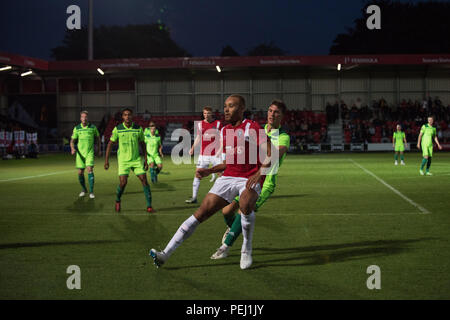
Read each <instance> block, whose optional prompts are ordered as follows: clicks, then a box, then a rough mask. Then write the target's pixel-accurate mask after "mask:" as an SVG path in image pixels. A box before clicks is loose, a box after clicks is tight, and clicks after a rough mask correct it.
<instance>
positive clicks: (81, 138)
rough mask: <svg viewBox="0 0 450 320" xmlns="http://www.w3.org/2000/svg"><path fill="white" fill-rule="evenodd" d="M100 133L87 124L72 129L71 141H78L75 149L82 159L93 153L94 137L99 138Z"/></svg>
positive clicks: (94, 127)
mask: <svg viewBox="0 0 450 320" xmlns="http://www.w3.org/2000/svg"><path fill="white" fill-rule="evenodd" d="M99 136H100V133H99V132H98V130H97V127H96V126H94V125H93V124H90V123H88V124H87V125H86V126H83V124H82V123H80V124H79V125H77V126H76V127H75V128H73V133H72V139H73V140H78V142H77V149H78V152H79V153H81V154H82V155H83V156H84V157H86V156H87V155H88V154H89V153H91V152H94V140H95V137H99Z"/></svg>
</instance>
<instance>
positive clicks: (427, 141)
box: [417, 116, 442, 176]
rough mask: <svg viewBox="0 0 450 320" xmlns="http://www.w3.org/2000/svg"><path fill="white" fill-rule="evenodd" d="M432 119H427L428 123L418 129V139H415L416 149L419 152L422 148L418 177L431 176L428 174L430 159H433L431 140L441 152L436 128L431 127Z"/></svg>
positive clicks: (431, 117)
mask: <svg viewBox="0 0 450 320" xmlns="http://www.w3.org/2000/svg"><path fill="white" fill-rule="evenodd" d="M433 122H434V118H433V116H430V117H428V123H427V124H424V125H423V126H422V128H421V129H420V134H419V139H417V149H419V150H420V147H422V156H423V159H422V164H421V165H420V171H419V172H420V175H422V176H423V175H424V174H426V175H427V176H432V175H433V174H432V173H431V172H430V166H431V158H432V157H433V139H434V141H435V142H436V145H437V146H438V148H439V150H442V147H441V145H440V144H439V140H438V137H437V135H436V128H435V127H433ZM425 164H426V165H427V170H426V173H424V172H423V168H424V167H425Z"/></svg>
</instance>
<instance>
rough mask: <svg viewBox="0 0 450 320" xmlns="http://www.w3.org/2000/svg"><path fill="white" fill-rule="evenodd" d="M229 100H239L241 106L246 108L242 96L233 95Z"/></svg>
mask: <svg viewBox="0 0 450 320" xmlns="http://www.w3.org/2000/svg"><path fill="white" fill-rule="evenodd" d="M228 98H236V99H238V100H239V104H240V105H241V106H243V107H245V98H244V97H243V96H241V95H240V94H232V95H230V96H229V97H228Z"/></svg>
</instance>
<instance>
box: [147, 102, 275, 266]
mask: <svg viewBox="0 0 450 320" xmlns="http://www.w3.org/2000/svg"><path fill="white" fill-rule="evenodd" d="M244 110H245V99H244V98H243V97H242V96H240V95H231V96H229V97H228V98H227V99H226V100H225V106H224V113H225V120H226V121H227V122H228V123H229V124H228V125H227V126H225V127H224V128H223V129H222V141H223V152H224V153H225V162H224V163H222V164H219V165H216V166H214V167H212V168H199V169H197V173H196V176H197V178H204V177H207V176H208V175H210V174H211V173H217V172H221V171H223V175H222V176H221V177H220V178H218V179H217V180H216V182H215V183H214V185H213V187H212V188H211V190H210V191H209V193H208V194H207V195H206V196H205V198H204V199H203V201H202V204H201V205H200V207H199V208H198V209H197V210H196V211H195V213H194V214H193V215H192V216H190V217H189V218H188V219H187V220H186V221H184V222H183V223H182V224H181V226H180V228H179V229H178V231H177V232H176V233H175V234H174V236H173V237H172V239H171V240H170V241H169V243H168V244H167V246H166V248H165V249H164V250H163V251H161V252H158V251H156V250H155V249H151V250H150V256H151V257H152V258H153V261H154V263H155V265H156V266H157V267H159V266H161V265H163V264H164V263H165V262H166V261H167V259H168V258H169V257H170V256H171V255H172V254H173V252H174V251H175V249H176V248H177V247H178V246H179V245H180V244H181V243H182V242H183V241H184V240H186V239H187V238H188V237H189V236H191V235H192V233H193V232H194V231H195V229H196V228H197V226H198V225H199V224H200V223H201V222H203V221H205V220H207V219H208V218H209V217H210V216H212V215H213V214H214V213H216V212H217V211H219V210H221V209H222V208H224V207H225V206H227V205H228V204H229V203H231V202H232V201H233V199H234V197H236V196H237V195H239V196H240V201H239V211H240V213H241V214H242V234H243V237H244V241H243V244H242V250H241V262H240V267H241V269H247V268H249V267H250V266H251V264H252V238H253V230H254V226H255V212H254V206H255V203H256V200H257V199H258V196H259V193H260V191H261V186H260V180H261V178H262V176H264V173H265V172H264V171H262V170H261V168H264V169H265V170H267V168H269V166H270V163H269V162H268V160H270V158H268V157H266V158H265V159H264V161H263V162H262V164H261V162H259V161H254V160H256V157H257V155H258V154H259V151H260V148H262V150H261V152H263V151H264V150H266V151H267V154H268V155H269V157H270V151H271V147H270V145H271V144H270V140H269V139H268V138H267V136H265V135H264V134H261V131H263V130H260V129H261V127H260V126H259V125H258V123H256V122H254V121H251V120H246V119H244ZM255 130H256V134H253V133H255ZM227 138H228V139H227ZM237 142H239V143H237ZM250 149H252V151H250ZM253 152H256V154H253Z"/></svg>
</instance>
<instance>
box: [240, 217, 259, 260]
mask: <svg viewBox="0 0 450 320" xmlns="http://www.w3.org/2000/svg"><path fill="white" fill-rule="evenodd" d="M255 218H256V215H255V212H254V211H252V213H250V214H248V215H245V214H241V224H242V236H243V238H244V240H243V241H242V249H241V252H247V253H251V252H252V239H253V230H254V229H255Z"/></svg>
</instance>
